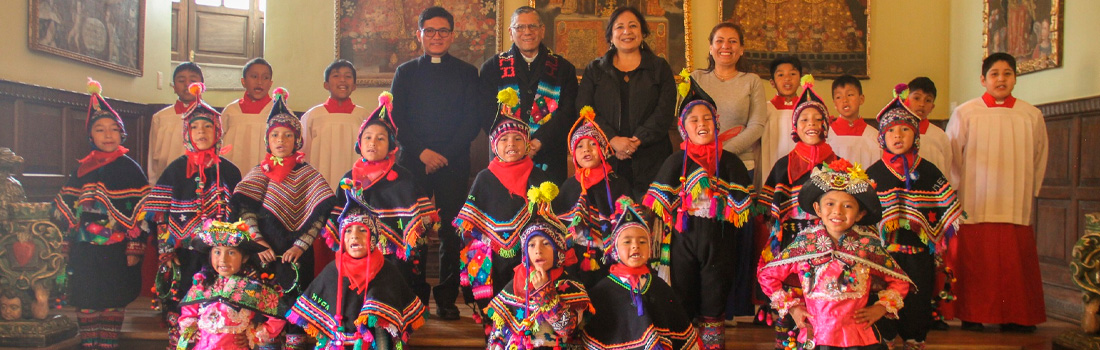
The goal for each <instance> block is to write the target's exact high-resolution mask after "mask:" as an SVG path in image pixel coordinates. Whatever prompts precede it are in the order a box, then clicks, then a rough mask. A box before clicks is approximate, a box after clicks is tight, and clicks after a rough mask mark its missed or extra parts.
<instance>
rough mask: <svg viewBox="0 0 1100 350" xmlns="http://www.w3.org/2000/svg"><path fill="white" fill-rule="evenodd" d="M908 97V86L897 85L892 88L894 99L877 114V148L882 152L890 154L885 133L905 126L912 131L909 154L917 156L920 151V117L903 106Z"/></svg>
mask: <svg viewBox="0 0 1100 350" xmlns="http://www.w3.org/2000/svg"><path fill="white" fill-rule="evenodd" d="M908 96H909V86H908V85H905V84H898V85H895V86H894V99H892V100H890V103H887V104H886V107H883V108H882V111H879V112H878V116H876V117H875V119H878V125H879V129H878V146H879V147H881V148H882V150H883V151H886V152H890V150H889V149H888V148H887V147H886V131H887V130H890V128H891V127H893V126H895V125H899V124H900V125H906V126H909V128H911V129H912V130H913V147H912V148H910V149H909V153H912V154H914V155H915V154H917V152H918V151H920V129H919V127H920V117H918V116H917V114H916V113H913V110H911V109H909V106H906V105H905V102H904V101H905V98H906V97H908Z"/></svg>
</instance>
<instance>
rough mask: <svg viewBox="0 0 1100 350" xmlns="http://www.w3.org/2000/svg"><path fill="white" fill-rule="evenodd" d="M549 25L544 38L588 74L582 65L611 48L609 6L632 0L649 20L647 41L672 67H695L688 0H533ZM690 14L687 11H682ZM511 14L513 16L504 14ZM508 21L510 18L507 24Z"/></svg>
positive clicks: (634, 5)
mask: <svg viewBox="0 0 1100 350" xmlns="http://www.w3.org/2000/svg"><path fill="white" fill-rule="evenodd" d="M530 5H531V7H534V8H535V9H537V10H538V11H539V14H540V15H541V16H542V23H543V24H545V25H546V26H547V31H546V38H545V39H543V44H545V45H546V47H548V48H550V50H551V51H554V53H556V54H559V55H562V57H565V59H567V60H569V62H570V63H573V65H574V66H576V67H577V74H580V75H583V74H584V67H586V66H588V63H589V62H591V61H592V60H594V59H596V58H599V57H601V56H603V55H604V54H606V53H607V50H608V49H610V44H609V43H608V42H607V39H606V38H605V36H604V29H605V28H606V27H607V20H608V18H609V17H610V16H611V12H613V11H615V9H617V8H619V7H623V6H633V7H634V8H637V9H638V10H639V11H641V12H642V15H643V16H645V20H646V23H647V24H648V25H649V37H648V38H646V40H645V42H646V45H647V46H649V48H650V49H651V50H653V53H655V54H656V55H657V56H660V57H661V58H664V59H665V60H667V61H668V63H669V65H671V66H672V70H673V72H674V73H675V72H679V71H680V70H681V69H683V68H685V67H687V68H691V59H690V57H691V16H690V13H691V11H689V10H690V8H691V7H690V6H691V4H690V2H685V1H684V0H531V1H530ZM685 13H686V14H688V16H686V17H685V15H684V14H685ZM505 20H506V21H507V20H510V18H505ZM507 25H508V24H507V23H506V24H505V26H507Z"/></svg>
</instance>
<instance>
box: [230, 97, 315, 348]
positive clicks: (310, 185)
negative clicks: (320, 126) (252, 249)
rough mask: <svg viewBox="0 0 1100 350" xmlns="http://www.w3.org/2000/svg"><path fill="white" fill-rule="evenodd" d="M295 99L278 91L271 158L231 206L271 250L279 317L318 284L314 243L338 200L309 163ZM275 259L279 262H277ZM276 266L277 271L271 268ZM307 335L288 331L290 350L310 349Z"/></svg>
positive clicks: (267, 257)
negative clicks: (289, 102) (294, 109)
mask: <svg viewBox="0 0 1100 350" xmlns="http://www.w3.org/2000/svg"><path fill="white" fill-rule="evenodd" d="M288 96H289V93H288V92H287V91H286V89H283V88H276V89H275V106H274V107H272V109H271V115H270V116H268V118H267V135H266V136H265V137H264V141H265V143H266V144H267V152H268V153H267V157H265V159H264V161H263V162H262V163H260V165H257V166H255V167H253V168H252V170H251V171H249V172H248V175H245V177H244V179H242V180H241V182H240V183H239V184H237V189H236V192H235V193H234V194H233V198H232V199H231V200H230V203H231V204H232V205H233V207H234V208H236V209H237V212H238V213H240V218H241V219H242V220H244V221H245V222H246V223H248V227H249V228H251V229H252V230H253V232H251V234H252V235H253V236H257V235H258V236H261V237H263V238H264V239H263V240H264V241H265V242H267V243H268V244H269V245H270V246H271V250H268V251H265V252H263V254H261V255H260V262H261V263H263V264H264V265H265V267H267V268H268V269H270V271H273V272H274V274H275V280H276V282H277V283H278V284H279V287H281V288H282V290H283V297H282V298H281V299H280V301H279V315H283V314H285V313H286V311H287V310H288V309H289V308H290V305H292V304H294V301H295V300H297V299H298V295H300V294H301V291H302V289H303V288H304V287H305V286H308V285H309V283H310V282H311V281H313V240H314V239H315V238H317V234H318V233H320V232H321V229H322V228H324V222H325V219H326V218H327V217H328V214H329V211H330V210H331V208H332V205H333V202H335V198H334V197H333V194H332V189H331V188H329V186H328V182H326V181H325V179H324V177H322V176H321V173H320V172H318V171H317V169H315V168H314V167H313V166H312V165H310V164H308V163H305V162H304V161H303V160H304V157H305V155H304V154H303V153H302V152H299V150H300V149H301V147H302V125H301V124H300V123H299V122H298V117H296V116H294V113H292V112H291V111H290V110H289V109H287V107H286V99H287V97H288ZM271 259H274V260H271ZM269 263H274V264H273V265H272V266H266V265H267V264H269ZM304 341H305V332H304V331H302V329H301V328H300V327H298V326H295V325H289V326H287V328H286V339H285V341H284V348H285V349H288V350H289V349H304V347H305V344H304Z"/></svg>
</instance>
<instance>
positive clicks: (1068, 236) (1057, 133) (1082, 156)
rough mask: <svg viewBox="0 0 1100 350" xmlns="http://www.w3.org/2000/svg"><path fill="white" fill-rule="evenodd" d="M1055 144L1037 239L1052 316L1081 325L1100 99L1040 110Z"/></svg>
mask: <svg viewBox="0 0 1100 350" xmlns="http://www.w3.org/2000/svg"><path fill="white" fill-rule="evenodd" d="M1037 107H1039V109H1040V110H1041V111H1042V112H1043V116H1044V117H1045V118H1046V125H1047V137H1048V139H1049V140H1050V148H1049V153H1048V155H1049V161H1048V162H1047V172H1046V178H1045V179H1044V180H1043V188H1042V190H1041V191H1040V192H1039V197H1038V199H1037V205H1035V213H1034V214H1033V217H1034V218H1035V221H1034V222H1035V235H1036V243H1037V247H1036V248H1037V249H1038V251H1039V267H1040V269H1041V271H1042V275H1043V292H1044V294H1045V298H1046V307H1047V315H1048V316H1050V317H1052V318H1056V319H1060V320H1065V321H1070V322H1073V323H1080V320H1081V315H1082V310H1083V307H1084V306H1083V304H1082V302H1081V290H1080V289H1079V288H1078V287H1077V285H1075V284H1074V283H1073V280H1072V279H1071V278H1070V272H1069V262H1070V260H1071V259H1072V258H1073V256H1072V252H1073V245H1074V244H1075V243H1076V242H1077V240H1078V239H1079V238H1081V236H1082V235H1083V234H1084V230H1085V225H1084V218H1085V213H1090V212H1098V211H1100V96H1095V97H1089V98H1083V99H1077V100H1069V101H1062V102H1055V103H1049V104H1044V105H1040V106H1037Z"/></svg>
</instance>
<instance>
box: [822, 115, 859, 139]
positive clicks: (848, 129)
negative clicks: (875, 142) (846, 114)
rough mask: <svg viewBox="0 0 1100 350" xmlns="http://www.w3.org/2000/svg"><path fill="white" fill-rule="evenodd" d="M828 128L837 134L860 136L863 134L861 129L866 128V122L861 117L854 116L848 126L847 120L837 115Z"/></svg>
mask: <svg viewBox="0 0 1100 350" xmlns="http://www.w3.org/2000/svg"><path fill="white" fill-rule="evenodd" d="M829 128H830V129H832V130H833V132H835V133H836V135H837V136H860V135H863V129H866V128H867V122H865V121H863V118H856V120H855V121H854V122H852V125H851V126H848V121H847V120H845V119H844V118H842V117H837V118H836V120H834V121H833V122H832V123H830V124H829Z"/></svg>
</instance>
